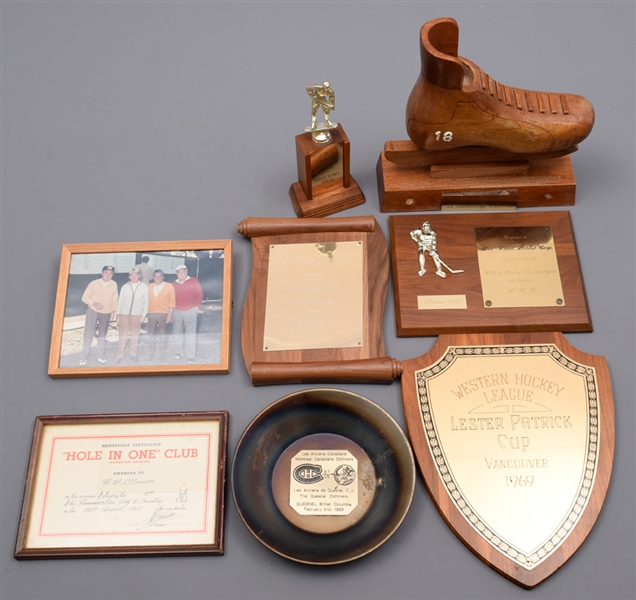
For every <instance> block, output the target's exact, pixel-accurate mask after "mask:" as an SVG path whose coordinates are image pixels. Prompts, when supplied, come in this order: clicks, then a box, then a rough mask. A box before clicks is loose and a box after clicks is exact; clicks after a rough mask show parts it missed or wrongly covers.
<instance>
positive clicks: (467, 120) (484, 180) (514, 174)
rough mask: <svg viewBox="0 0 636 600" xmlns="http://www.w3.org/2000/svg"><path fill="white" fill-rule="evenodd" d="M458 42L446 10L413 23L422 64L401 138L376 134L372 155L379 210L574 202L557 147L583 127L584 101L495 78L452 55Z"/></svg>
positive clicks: (586, 126) (588, 126) (587, 123)
mask: <svg viewBox="0 0 636 600" xmlns="http://www.w3.org/2000/svg"><path fill="white" fill-rule="evenodd" d="M458 41H459V27H458V25H457V22H456V21H455V20H454V19H450V18H442V19H436V20H434V21H430V22H428V23H426V24H425V25H424V26H423V27H422V29H421V32H420V51H421V58H422V69H421V72H420V75H419V77H418V79H417V81H416V83H415V86H414V88H413V91H412V92H411V95H410V97H409V100H408V104H407V109H406V129H407V133H408V135H409V137H410V138H411V141H388V142H386V144H385V148H384V152H383V153H382V154H381V156H380V160H379V162H378V167H377V172H378V187H379V192H380V205H381V209H382V211H383V212H393V211H419V210H437V209H440V208H441V207H442V206H443V205H451V206H452V205H459V206H467V205H475V204H478V205H493V206H497V205H512V206H520V207H521V206H561V205H571V204H574V198H575V187H576V184H575V180H574V174H573V171H572V164H571V161H570V159H569V157H568V156H567V155H568V154H570V153H572V152H574V151H576V150H577V148H578V146H577V144H578V143H579V142H581V141H582V140H584V139H585V138H586V137H587V136H588V135H589V133H590V131H591V130H592V127H593V125H594V109H593V107H592V104H591V103H590V102H589V101H588V100H586V99H585V98H583V97H582V96H577V95H575V94H560V93H548V92H535V91H530V90H523V89H519V88H512V87H509V86H506V85H502V84H501V83H499V82H497V81H495V80H494V79H493V78H492V77H490V76H489V75H488V74H487V73H485V72H484V71H483V70H482V69H480V68H479V67H478V66H477V65H475V64H474V63H472V62H471V61H469V60H467V59H465V58H463V57H460V56H458V53H457V52H458Z"/></svg>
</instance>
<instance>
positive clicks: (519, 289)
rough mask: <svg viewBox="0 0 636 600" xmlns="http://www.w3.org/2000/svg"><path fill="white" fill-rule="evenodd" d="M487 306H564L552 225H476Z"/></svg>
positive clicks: (482, 281)
mask: <svg viewBox="0 0 636 600" xmlns="http://www.w3.org/2000/svg"><path fill="white" fill-rule="evenodd" d="M475 238H476V242H477V257H478V260H479V274H480V277H481V286H482V291H483V300H484V306H485V307H486V308H509V307H528V308H530V307H538V306H564V304H565V302H564V298H563V287H562V285H561V277H560V275H559V265H558V263H557V255H556V251H555V248H554V239H553V237H552V229H551V228H550V227H537V226H534V227H477V228H475Z"/></svg>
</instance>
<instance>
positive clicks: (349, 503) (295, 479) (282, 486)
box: [272, 433, 379, 534]
mask: <svg viewBox="0 0 636 600" xmlns="http://www.w3.org/2000/svg"><path fill="white" fill-rule="evenodd" d="M378 484H379V482H378V480H377V477H376V473H375V468H374V466H373V463H372V461H371V459H370V458H369V456H368V455H367V454H366V452H365V451H364V450H363V449H362V448H361V447H360V446H359V445H358V444H356V443H355V442H353V441H352V440H350V439H348V438H346V437H344V436H341V435H335V434H333V433H317V434H312V435H308V436H305V437H303V438H301V439H299V440H297V441H296V442H294V443H293V444H291V445H290V446H289V447H288V448H287V449H286V450H285V451H284V452H283V453H282V454H281V456H280V458H279V459H278V460H277V461H276V466H275V467H274V472H273V474H272V494H273V496H274V501H275V502H276V506H277V507H278V510H280V512H281V513H282V515H283V516H284V517H285V518H286V519H287V520H288V521H289V522H290V523H293V524H294V525H295V526H296V527H299V528H300V529H303V530H305V531H309V532H312V533H319V534H325V533H335V532H336V531H344V530H345V529H348V528H350V527H352V526H353V525H355V524H356V523H358V522H359V521H360V519H362V517H364V516H365V515H366V514H367V512H368V511H369V509H370V507H371V505H372V503H373V500H374V498H375V494H376V491H377V487H378Z"/></svg>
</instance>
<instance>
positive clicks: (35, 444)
mask: <svg viewBox="0 0 636 600" xmlns="http://www.w3.org/2000/svg"><path fill="white" fill-rule="evenodd" d="M212 420H215V421H218V422H219V445H218V457H219V461H218V465H217V467H216V469H215V470H216V473H217V494H216V498H215V503H216V518H215V534H214V539H211V540H210V542H209V543H207V544H201V545H199V544H197V545H156V546H154V545H153V546H91V547H88V546H85V547H73V548H29V547H27V546H26V539H27V537H26V536H27V530H28V527H29V525H30V520H31V504H32V500H33V492H34V483H35V476H36V473H37V468H38V462H39V458H40V454H41V451H42V445H41V442H42V435H43V432H44V428H45V427H55V426H56V425H68V424H76V423H79V424H92V423H106V424H111V423H112V424H117V423H147V422H178V421H212ZM228 422H229V412H227V411H206V412H181V413H130V414H112V415H102V414H95V415H53V416H39V417H36V419H35V426H34V429H33V439H32V443H31V454H30V457H29V466H28V469H27V476H26V483H25V486H24V496H23V498H22V509H21V511H20V521H19V525H18V534H17V539H16V545H15V552H14V556H15V558H17V559H19V560H27V559H38V558H80V557H126V556H140V555H143V556H176V555H181V554H194V555H202V554H223V552H224V548H223V542H224V523H225V480H226V472H227V436H228Z"/></svg>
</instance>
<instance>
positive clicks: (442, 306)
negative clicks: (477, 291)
mask: <svg viewBox="0 0 636 600" xmlns="http://www.w3.org/2000/svg"><path fill="white" fill-rule="evenodd" d="M417 308H418V310H448V309H466V308H468V305H467V304H466V296H465V295H464V294H453V295H450V294H446V295H442V294H438V295H435V296H418V297H417Z"/></svg>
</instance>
